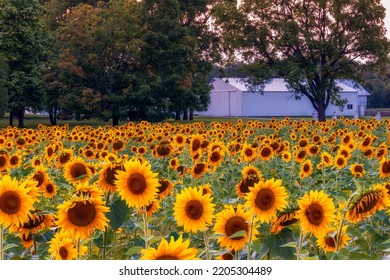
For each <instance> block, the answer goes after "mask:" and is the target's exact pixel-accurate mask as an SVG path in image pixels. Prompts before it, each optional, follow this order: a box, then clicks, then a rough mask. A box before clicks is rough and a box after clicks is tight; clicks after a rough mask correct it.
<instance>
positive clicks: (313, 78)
mask: <svg viewBox="0 0 390 280" xmlns="http://www.w3.org/2000/svg"><path fill="white" fill-rule="evenodd" d="M384 18H385V9H384V7H383V6H382V5H381V3H380V1H377V0H343V1H341V0H289V1H286V0H257V1H253V0H243V1H241V4H240V5H237V4H236V3H234V1H233V2H227V3H225V4H223V5H221V6H220V7H219V9H218V24H219V27H220V28H221V30H222V32H223V37H224V39H225V41H224V44H225V47H226V50H227V51H228V53H229V54H230V56H232V54H237V53H238V54H239V55H240V56H241V57H242V59H243V60H244V61H245V62H246V64H247V68H248V71H249V72H250V73H251V74H250V78H249V83H251V84H253V85H257V86H260V88H261V86H263V85H264V84H265V82H266V81H267V80H268V79H270V78H272V77H282V78H284V79H285V80H286V81H287V83H288V84H289V87H290V89H291V90H292V91H293V92H294V93H295V96H296V98H301V97H302V96H306V97H307V98H308V99H309V100H310V102H311V104H312V105H313V108H314V109H315V110H316V111H317V112H318V116H319V120H320V121H324V120H325V111H326V108H327V107H328V105H329V104H330V103H332V104H335V105H338V106H343V105H344V103H345V101H344V100H342V99H341V97H340V94H339V88H338V87H337V84H336V80H337V79H355V80H358V81H359V80H360V78H361V76H360V73H362V72H364V70H367V69H372V68H374V67H376V66H378V65H380V64H382V63H384V62H385V61H386V60H387V54H388V52H389V41H388V40H387V38H386V37H385V33H386V30H385V28H384Z"/></svg>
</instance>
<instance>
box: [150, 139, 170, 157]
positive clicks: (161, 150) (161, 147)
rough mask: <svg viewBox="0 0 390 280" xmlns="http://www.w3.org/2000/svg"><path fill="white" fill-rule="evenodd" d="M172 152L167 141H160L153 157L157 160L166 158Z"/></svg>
mask: <svg viewBox="0 0 390 280" xmlns="http://www.w3.org/2000/svg"><path fill="white" fill-rule="evenodd" d="M172 152H173V147H172V145H171V143H170V142H169V141H165V140H164V141H161V142H160V144H158V145H157V146H156V147H155V149H154V155H155V156H157V157H159V158H167V157H169V156H170V155H171V154H172Z"/></svg>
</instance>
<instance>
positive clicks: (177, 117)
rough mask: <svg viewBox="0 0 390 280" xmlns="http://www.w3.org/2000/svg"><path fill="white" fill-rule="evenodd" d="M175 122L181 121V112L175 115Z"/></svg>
mask: <svg viewBox="0 0 390 280" xmlns="http://www.w3.org/2000/svg"><path fill="white" fill-rule="evenodd" d="M175 121H180V111H179V110H177V111H176V113H175Z"/></svg>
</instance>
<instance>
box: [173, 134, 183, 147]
mask: <svg viewBox="0 0 390 280" xmlns="http://www.w3.org/2000/svg"><path fill="white" fill-rule="evenodd" d="M173 143H174V144H175V146H176V147H183V146H184V145H185V144H186V137H185V136H184V135H183V134H176V135H175V136H173Z"/></svg>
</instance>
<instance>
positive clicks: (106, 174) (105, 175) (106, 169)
mask: <svg viewBox="0 0 390 280" xmlns="http://www.w3.org/2000/svg"><path fill="white" fill-rule="evenodd" d="M119 170H122V171H123V164H121V163H112V162H106V164H104V166H103V168H102V169H101V170H100V172H99V180H98V181H97V183H98V184H99V186H100V187H101V188H102V190H103V191H104V192H105V193H108V192H114V191H115V190H116V186H115V180H116V179H117V174H118V171H119Z"/></svg>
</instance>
